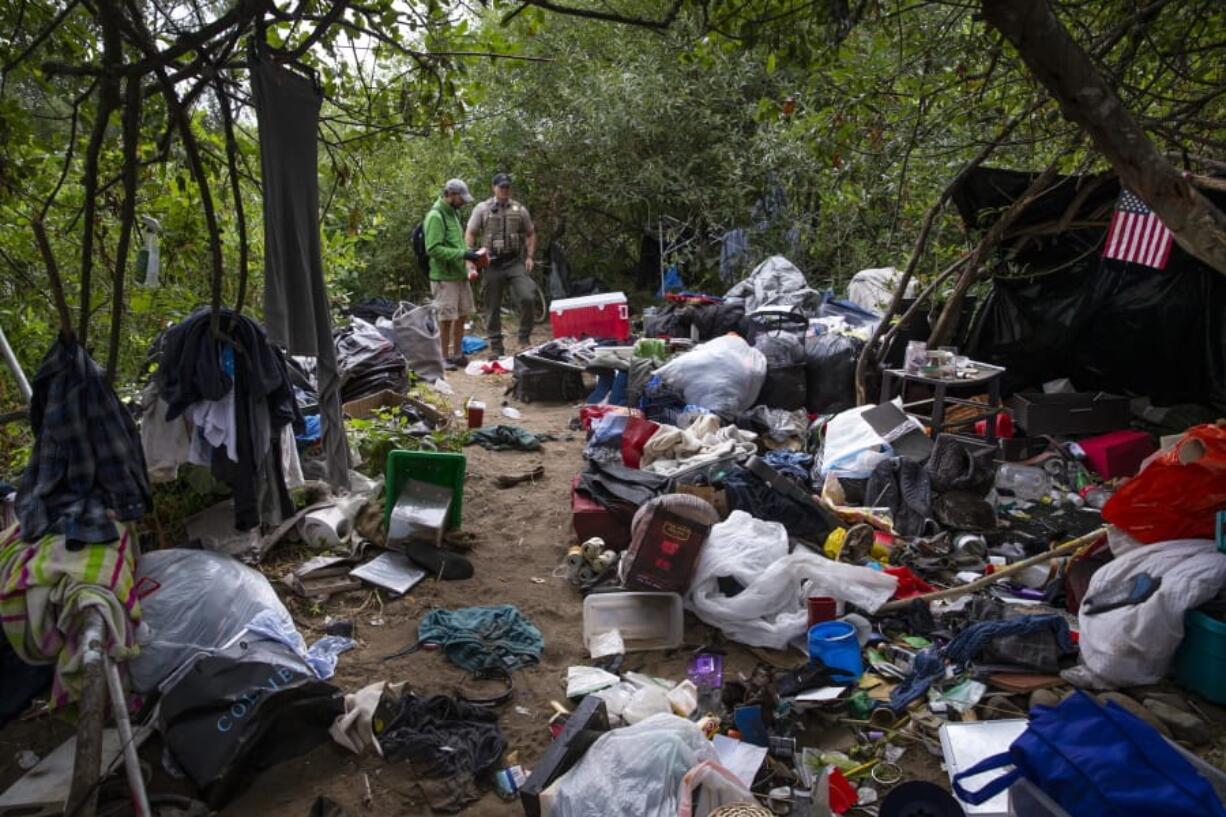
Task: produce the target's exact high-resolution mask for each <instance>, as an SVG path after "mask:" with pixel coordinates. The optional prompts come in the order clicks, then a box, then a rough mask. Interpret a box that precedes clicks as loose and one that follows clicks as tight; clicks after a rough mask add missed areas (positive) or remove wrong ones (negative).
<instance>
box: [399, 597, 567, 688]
mask: <svg viewBox="0 0 1226 817" xmlns="http://www.w3.org/2000/svg"><path fill="white" fill-rule="evenodd" d="M417 639H418V642H419V643H422V644H426V643H430V644H438V645H440V646H441V647H442V649H443V652H444V653H446V655H447V657H448V658H450V659H451V662H452V663H453V664H455V665H456V666H458V667H461V668H463V669H466V670H468V671H469V672H480V671H482V670H495V669H502V670H506V671H507V672H512V671H514V670H517V669H520V668H522V667H527V666H531V665H533V664H537V663H540V660H541V650H543V649H544V648H545V639H544V637H543V636H542V635H541V631H540V630H538V629H537V628H536V626H535V625H534V624H533V623H532V622H531V621H529V620H528V619H527V618H525V617H524V615H523V614H522V613H521V612H519V609H518V608H516V607H514V606H513V605H510V604H500V605H495V606H492V607H463V608H461V609H459V610H433V611H431V612H430V613H428V614H427V615H426V617H425V618H423V619H422V620H421V623H420V624H419V625H417Z"/></svg>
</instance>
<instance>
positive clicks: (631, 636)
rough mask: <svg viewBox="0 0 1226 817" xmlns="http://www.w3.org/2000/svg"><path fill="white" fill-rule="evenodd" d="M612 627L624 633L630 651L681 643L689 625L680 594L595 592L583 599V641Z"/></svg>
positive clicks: (586, 644) (666, 648)
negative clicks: (685, 621) (684, 619)
mask: <svg viewBox="0 0 1226 817" xmlns="http://www.w3.org/2000/svg"><path fill="white" fill-rule="evenodd" d="M611 630H618V631H619V632H620V633H621V636H622V641H623V642H624V643H625V645H626V652H639V651H644V650H671V649H676V648H677V647H680V646H681V642H682V639H683V637H684V635H685V627H684V621H683V616H682V610H681V596H680V595H678V594H677V593H593V594H592V595H590V596H588V597H587V598H586V599H584V600H583V644H584V646H585V647H587V648H588V649H589V650H590V649H591V645H592V639H594V638H596V637H597V636H600V635H603V634H604V633H607V632H609V631H611Z"/></svg>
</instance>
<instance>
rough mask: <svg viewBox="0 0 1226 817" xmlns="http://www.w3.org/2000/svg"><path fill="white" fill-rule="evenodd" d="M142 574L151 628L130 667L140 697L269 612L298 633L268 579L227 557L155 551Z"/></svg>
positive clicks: (140, 567) (140, 566)
mask: <svg viewBox="0 0 1226 817" xmlns="http://www.w3.org/2000/svg"><path fill="white" fill-rule="evenodd" d="M136 573H137V588H136V589H137V592H138V593H141V594H142V595H141V602H140V603H141V611H142V613H143V615H144V623H145V625H146V627H147V628H148V639H147V640H144V641H142V643H141V647H140V649H141V651H140V655H138V656H136V657H135V658H133V659H132V660H131V661H129V662H128V664H127V667H128V672H129V675H130V677H131V679H132V687H133V689H134V690H135V691H137V692H152V691H153V690H155V689H156V688H157V686H158V684H160V683H161V682H162V680H163V679H165V678H166V677H167V676H168V675H170V674H171V673H172V672H173V671H174V670H175V669H177V668H178V667H179V666H181V665H182V664H184V663H185V662H186V661H187V660H188V659H189V658H191V657H192V656H194V655H195V654H197V653H200V652H205V653H211V652H214V651H215V650H218V649H220V648H221V647H223V646H225V645H226V644H228V643H229V642H230V641H231V640H233V639H234V638H235V637H236V636H238V635H239V633H241V632H243V630H245V629H246V628H247V625H248V624H249V623H250V622H251V621H252V620H253V619H255V618H256V616H257V615H259V614H260V613H263V612H265V611H267V612H268V613H270V614H271V615H272V616H274V617H275V618H276V620H278V621H280V622H282V623H283V624H284V625H285V627H286V628H287V629H288V630H289V631H295V630H294V621H293V619H292V618H291V617H290V614H289V611H288V610H286V609H285V605H283V604H282V603H281V600H280V599H279V598H277V593H276V591H275V590H274V589H273V587H272V585H271V584H270V583H269V581H268V579H266V578H264V576H263V574H262V573H260V572H259V571H258V570H253V569H252V568H250V567H247V566H246V565H244V564H242V563H241V562H239V561H237V560H235V559H233V558H231V557H229V556H226V555H224V554H221V553H211V552H209V551H207V550H184V549H173V548H172V549H170V550H155V551H152V552H150V553H146V554H145V555H143V556H141V557H140V560H139V561H138V562H137V565H136Z"/></svg>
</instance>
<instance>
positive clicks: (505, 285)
mask: <svg viewBox="0 0 1226 817" xmlns="http://www.w3.org/2000/svg"><path fill="white" fill-rule="evenodd" d="M482 276H484V278H485V330H486V340H488V341H489V342H490V348H491V351H494V352H498V353H501V352H502V351H503V347H502V299H503V297H504V296H505V295H506V293H507V290H510V291H511V294H512V296H513V297H514V299H515V303H516V304H517V305H518V306H519V342H520V343H521V344H526V343H527V342H528V341H529V339H530V337H531V335H532V312H533V309H534V305H535V303H536V284H535V283H533V281H532V277H531V276H529V275H528V271H527V270H526V269H524V262H523V261H515V262H514V263H512V264H507V265H506V266H505V267H497V266H493V265H491V266H489V267H487V268H486V270H485V271H484V272H483V273H482Z"/></svg>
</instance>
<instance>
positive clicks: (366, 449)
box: [345, 409, 469, 479]
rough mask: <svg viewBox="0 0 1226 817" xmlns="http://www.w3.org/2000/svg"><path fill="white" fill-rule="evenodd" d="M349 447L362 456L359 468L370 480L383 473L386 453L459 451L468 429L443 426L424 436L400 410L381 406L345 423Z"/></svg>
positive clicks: (463, 444) (466, 441) (466, 437)
mask: <svg viewBox="0 0 1226 817" xmlns="http://www.w3.org/2000/svg"><path fill="white" fill-rule="evenodd" d="M345 428H346V431H347V432H348V434H349V447H350V448H351V449H352V450H354V451H357V452H358V453H359V454H360V455H361V458H362V463H361V465H359V466H358V469H357V470H358V471H360V472H362V473H363V474H365V475H366V476H368V477H370V478H371V479H376V478H378V477H380V476H382V475H383V474H384V472H385V471H386V469H387V455H388V454H389V453H391V452H392V451H450V452H457V451H460V450H461V449H462V448H463V447H464V446H465V445H467V444H468V437H469V433H468V432H467V431H450V430H447V429H440V430H438V431H433V432H430V433H429V434H425V435H421V434H418V433H415V432H412V431H411V430H410V429H411V423H410V422H409V421H408V420H407V419H406V418H405V417H404V415H402V414H401V413H400V412H399V411H396V410H394V409H380V410H379V411H377V412H375V414H374V416H372V417H369V418H366V419H351V420H349V421H348V422H347V423H346V424H345Z"/></svg>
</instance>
